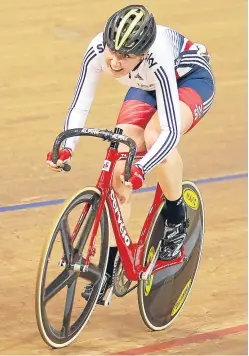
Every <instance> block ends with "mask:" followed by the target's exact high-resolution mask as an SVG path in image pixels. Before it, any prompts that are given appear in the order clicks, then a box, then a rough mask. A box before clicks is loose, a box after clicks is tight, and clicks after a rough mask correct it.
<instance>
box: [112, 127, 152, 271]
mask: <svg viewBox="0 0 249 356" xmlns="http://www.w3.org/2000/svg"><path fill="white" fill-rule="evenodd" d="M116 127H119V128H121V129H122V130H123V134H124V135H127V136H129V137H131V138H132V139H133V140H134V141H135V142H136V144H137V150H138V151H144V150H145V142H144V129H143V128H142V127H139V126H137V125H132V124H118V125H117V126H116ZM119 152H128V147H127V146H126V145H124V144H120V145H119ZM124 167H125V161H118V162H117V163H116V166H115V169H114V174H113V179H112V186H113V189H114V190H115V193H116V196H117V199H118V203H119V207H120V210H121V214H122V218H123V220H124V223H125V225H127V224H128V221H129V219H130V214H131V195H132V190H131V189H130V188H127V187H126V186H125V185H124V184H122V182H121V179H120V176H121V174H123V172H124ZM110 241H111V242H110V244H111V247H110V250H109V259H108V264H107V269H106V272H107V274H108V275H110V276H111V275H112V273H113V267H114V261H115V258H116V254H117V247H116V240H115V237H114V233H113V230H112V228H111V226H110Z"/></svg>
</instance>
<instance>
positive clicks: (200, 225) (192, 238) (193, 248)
mask: <svg viewBox="0 0 249 356" xmlns="http://www.w3.org/2000/svg"><path fill="white" fill-rule="evenodd" d="M183 198H184V201H185V203H186V206H187V213H188V218H189V222H190V224H189V227H188V230H187V238H186V241H185V243H184V249H185V259H184V261H183V262H182V263H181V264H178V265H174V266H171V267H167V268H165V269H163V270H161V271H159V272H157V273H156V274H155V275H151V276H150V278H149V280H147V281H143V280H141V281H139V284H138V305H139V310H140V314H141V317H142V319H143V321H144V323H145V325H146V326H147V327H148V328H150V329H151V330H155V331H157V330H163V329H165V328H167V327H168V326H169V325H170V324H171V323H172V321H173V320H174V319H175V318H176V317H177V316H178V315H179V313H180V311H181V310H182V308H183V306H184V304H185V302H186V300H187V297H188V295H189V292H190V290H191V288H192V286H193V282H194V279H195V276H196V272H197V269H198V266H199V262H200V258H201V253H202V246H203V237H204V208H203V202H202V198H201V194H200V191H199V190H198V188H197V186H196V185H195V184H194V183H192V182H189V181H186V182H184V183H183ZM162 209H163V204H162V205H161V206H160V208H159V211H158V215H157V216H156V218H155V220H154V225H153V226H152V228H151V232H150V234H149V236H148V240H147V245H146V247H145V251H144V259H143V265H144V266H145V265H147V264H149V262H150V261H151V259H152V257H153V255H154V254H155V251H156V249H157V246H158V243H159V241H160V240H161V238H162V236H163V231H164V222H165V218H164V217H163V212H162Z"/></svg>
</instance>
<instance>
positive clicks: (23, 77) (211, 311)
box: [0, 0, 247, 355]
mask: <svg viewBox="0 0 249 356" xmlns="http://www.w3.org/2000/svg"><path fill="white" fill-rule="evenodd" d="M129 3H131V2H129V1H118V2H117V1H114V0H102V1H100V0H93V1H85V0H83V1H80V0H71V1H68V0H43V1H40V0H36V1H31V0H23V1H15V0H8V1H4V2H1V6H0V23H1V31H0V43H1V56H0V68H1V70H0V73H1V75H0V78H1V79H0V97H1V130H0V142H1V149H0V152H1V173H0V176H1V189H0V191H1V195H0V196H1V202H0V204H1V206H2V207H3V208H2V210H1V213H0V217H1V223H0V235H1V248H0V260H1V269H0V353H1V354H9V355H14V354H32V355H34V354H52V353H53V354H54V355H57V354H110V353H116V354H117V353H121V352H123V353H126V354H128V353H130V354H155V353H157V354H159V353H160V354H184V355H192V354H199V355H214V354H219V355H225V354H237V355H238V354H241V355H242V354H243V355H245V354H247V334H246V323H247V304H246V300H247V279H246V277H247V269H246V267H247V260H246V257H247V253H246V247H247V242H246V236H247V224H246V222H247V210H246V201H247V200H246V195H247V194H246V193H247V179H246V174H245V172H246V168H247V162H246V158H247V155H246V138H247V136H246V85H247V81H246V75H247V72H246V51H245V48H246V2H244V1H242V0H239V1H237V2H236V4H235V2H234V1H233V0H227V1H225V2H224V1H217V0H210V1H204V0H191V1H190V2H189V1H186V0H179V1H169V0H153V1H152V0H145V1H144V4H145V5H147V6H149V7H150V9H151V10H152V11H153V12H154V13H155V16H156V18H157V21H158V23H161V24H167V25H168V26H171V27H173V28H176V29H177V30H178V31H180V32H182V33H183V34H185V35H186V36H187V37H189V38H190V39H192V40H194V41H199V42H203V43H205V44H206V46H207V47H208V49H209V52H210V53H211V54H212V58H213V60H212V63H213V69H214V73H215V77H216V82H217V94H216V100H215V104H214V106H213V108H212V110H211V111H210V113H209V114H208V115H207V116H206V117H205V118H204V119H203V121H202V122H201V123H200V124H199V125H198V126H197V127H196V128H195V129H194V130H193V131H192V132H191V133H190V134H188V135H187V136H186V137H184V140H183V142H182V143H181V147H180V149H181V152H182V155H183V158H184V166H185V171H184V176H185V178H188V179H194V180H198V179H202V178H207V177H211V178H213V177H223V178H224V179H222V180H216V179H215V180H208V181H202V180H201V182H200V183H202V184H200V189H201V191H202V193H203V197H204V202H205V208H206V235H205V246H204V254H203V258H202V262H201V264H200V269H199V273H198V276H197V278H196V282H195V285H194V287H193V290H192V292H191V294H190V297H189V300H188V301H187V303H186V305H185V308H184V310H183V311H182V313H181V314H180V316H179V317H178V319H177V320H176V321H175V322H174V323H173V324H172V325H171V326H170V327H169V329H168V330H167V331H164V332H158V333H151V332H149V331H148V330H147V329H146V327H145V326H144V324H143V323H142V320H141V318H140V315H139V312H138V307H137V301H136V293H135V292H133V293H132V294H131V295H130V296H127V297H126V298H124V299H117V298H114V299H113V301H112V305H111V307H109V308H101V307H98V308H97V309H96V311H95V313H94V315H93V317H92V319H91V321H90V323H89V324H88V326H87V328H86V329H85V331H84V332H83V333H82V334H81V335H80V337H79V338H78V339H77V340H76V342H74V343H73V344H72V345H71V346H70V347H68V348H67V349H61V350H57V351H56V350H54V351H51V350H50V349H49V348H48V347H47V346H46V345H45V344H44V343H43V341H42V340H41V338H40V335H39V333H38V331H37V327H36V322H35V312H34V293H35V279H36V273H37V266H38V261H39V258H40V253H41V248H42V245H43V241H44V239H45V238H46V237H47V236H48V234H49V232H50V228H51V225H52V223H53V222H54V219H55V217H56V216H57V215H58V213H59V211H60V209H61V205H51V206H39V204H38V207H36V208H34V207H33V208H32V209H28V207H30V205H28V206H27V209H21V208H20V209H19V208H18V206H16V205H17V204H30V203H34V202H44V201H48V200H53V199H59V198H67V197H69V196H70V195H72V194H73V193H74V192H75V190H77V189H79V188H81V187H84V186H86V185H92V184H95V181H96V178H97V175H98V172H99V170H100V167H101V164H102V160H103V157H104V148H106V147H107V145H106V144H104V143H102V142H98V141H96V140H94V141H92V140H91V139H86V140H85V141H84V143H83V142H82V141H81V142H80V143H79V145H78V149H77V151H76V153H75V155H74V159H73V169H72V171H71V172H70V174H54V173H52V172H50V171H49V170H48V169H47V167H46V164H45V156H46V153H47V151H48V150H49V149H50V148H51V145H52V143H53V140H54V138H55V136H56V135H57V134H58V133H59V132H60V131H61V129H62V125H63V121H64V117H65V115H66V112H67V109H68V106H69V104H70V102H71V98H72V95H73V88H74V85H75V83H76V79H77V75H78V72H79V68H80V64H81V60H82V55H83V54H84V51H85V49H86V46H87V45H88V43H89V41H90V40H91V38H92V37H93V36H94V35H95V34H96V33H98V32H100V31H101V30H102V28H103V25H104V23H105V21H106V19H107V18H108V16H109V15H110V14H111V13H112V12H113V11H114V10H116V9H117V8H119V7H121V6H124V5H126V4H129ZM126 90H127V88H126V87H123V86H121V85H119V84H118V83H116V82H115V81H113V80H112V79H111V78H109V77H106V76H103V78H102V80H101V82H100V85H99V87H98V91H97V96H96V99H95V101H94V104H93V107H92V110H91V113H90V115H89V119H88V122H87V126H89V127H100V128H113V126H114V123H115V117H116V115H117V113H118V110H119V107H120V105H121V102H122V99H123V96H124V94H125V92H126ZM85 147H87V149H86V148H85ZM241 173H242V174H241ZM240 174H241V175H240ZM230 175H232V176H230ZM229 178H230V179H229ZM146 184H147V185H148V186H151V185H154V184H155V180H154V176H153V174H150V175H149V176H148V179H147V181H146ZM152 196H153V193H151V192H150V193H142V194H136V195H134V210H133V211H134V215H133V217H132V220H131V222H130V225H129V232H130V234H131V235H132V236H137V235H138V233H139V229H140V227H141V224H142V221H143V216H144V215H145V213H146V212H147V209H148V207H149V204H150V202H151V199H152ZM12 205H14V206H15V210H14V211H9V209H7V210H6V207H7V206H12ZM22 207H23V206H22ZM138 207H139V213H137V212H136V211H138V209H136V208H138ZM140 212H141V213H140ZM136 234H137V235H136ZM172 340H174V343H172ZM129 350H130V351H129Z"/></svg>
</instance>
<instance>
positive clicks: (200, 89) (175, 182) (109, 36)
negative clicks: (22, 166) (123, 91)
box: [47, 5, 214, 299]
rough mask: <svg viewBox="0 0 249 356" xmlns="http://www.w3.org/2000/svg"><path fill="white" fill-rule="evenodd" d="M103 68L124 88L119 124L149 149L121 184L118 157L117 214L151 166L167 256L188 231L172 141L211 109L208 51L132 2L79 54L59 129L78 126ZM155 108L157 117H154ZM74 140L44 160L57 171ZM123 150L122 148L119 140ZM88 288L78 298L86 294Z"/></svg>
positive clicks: (175, 251) (121, 164)
mask: <svg viewBox="0 0 249 356" xmlns="http://www.w3.org/2000/svg"><path fill="white" fill-rule="evenodd" d="M101 72H106V73H108V74H110V75H111V76H112V77H114V78H115V79H116V80H117V81H119V82H120V83H122V84H124V85H127V86H128V87H129V90H128V92H127V95H126V97H125V99H124V103H123V105H122V107H121V110H120V112H119V115H118V118H117V127H120V128H122V129H123V134H125V135H127V136H130V137H131V138H133V140H134V141H135V142H136V144H137V147H138V151H144V150H147V153H146V155H145V156H144V157H143V158H142V159H140V160H138V161H137V162H136V163H135V164H134V165H133V166H132V176H131V178H130V179H129V181H128V182H124V176H123V170H124V162H122V161H120V162H117V164H116V167H115V172H114V177H113V187H114V189H115V191H116V193H117V196H118V199H119V203H120V208H121V211H122V216H123V219H124V221H125V223H127V221H128V219H129V216H130V206H131V193H132V189H139V188H141V187H142V185H143V182H144V177H145V175H146V174H147V173H148V172H149V171H151V170H152V169H153V168H155V170H156V173H157V177H158V181H159V183H160V186H161V188H162V190H163V193H164V195H165V198H166V207H165V217H166V218H165V230H164V236H163V237H162V247H161V250H160V254H159V259H161V260H170V259H173V258H174V257H176V256H177V255H178V254H179V253H180V250H181V247H182V245H183V242H184V239H185V237H186V229H187V214H186V208H185V204H184V201H183V197H182V171H183V163H182V159H181V156H180V154H179V151H178V149H177V145H178V143H179V141H180V139H181V137H182V135H183V134H185V133H186V132H188V131H190V130H191V129H192V128H193V127H194V126H195V125H196V124H197V123H198V122H199V120H200V119H201V118H202V117H203V116H204V115H205V114H206V113H207V111H208V110H209V109H210V107H211V105H212V103H213V100H214V77H213V74H212V69H211V66H210V55H209V54H208V52H207V50H206V47H205V46H204V45H202V44H197V43H194V42H191V41H190V40H189V39H188V38H186V37H184V36H183V35H181V34H180V33H178V32H177V31H175V30H173V29H171V28H169V27H166V26H161V25H156V23H155V19H154V16H153V15H152V14H151V13H150V12H149V11H148V9H147V8H146V7H144V6H142V5H129V6H126V7H125V8H122V9H121V10H118V11H117V12H115V13H114V14H113V15H112V16H111V17H110V18H109V20H108V21H107V23H106V26H105V28H104V31H103V32H101V33H100V34H98V35H97V36H96V37H95V38H94V39H93V40H92V41H91V43H90V45H89V47H88V49H87V51H86V53H85V56H84V59H83V64H82V68H81V71H80V75H79V78H78V82H77V85H76V89H75V94H74V97H73V101H72V104H71V106H70V109H69V112H68V115H67V117H66V120H65V125H64V129H65V130H67V129H72V128H76V127H83V126H84V124H85V121H86V118H87V114H88V112H89V109H90V107H91V103H92V101H93V98H94V94H95V89H96V86H97V82H98V80H99V77H100V74H101ZM156 111H157V112H158V115H154V114H155V113H156ZM77 140H78V138H76V137H72V138H69V139H67V140H66V141H65V142H64V144H63V149H62V150H60V153H59V159H58V161H57V163H56V164H53V162H52V156H51V152H49V153H48V155H47V164H48V166H49V167H50V168H51V169H53V170H55V171H61V170H62V166H63V165H64V164H65V163H67V162H68V161H69V160H70V159H71V156H72V152H73V151H74V149H75V146H76V143H77ZM120 150H121V151H125V150H127V147H126V146H124V145H120ZM116 253H117V247H115V246H113V247H111V248H110V253H109V261H108V266H107V274H106V278H105V282H104V285H103V287H102V290H101V294H100V299H101V298H102V297H103V296H104V294H105V292H106V290H107V288H108V287H109V286H110V283H111V275H112V272H113V265H114V260H115V257H116ZM91 288H92V286H91V285H89V286H87V287H86V289H85V291H84V292H83V296H84V297H87V296H89V293H91Z"/></svg>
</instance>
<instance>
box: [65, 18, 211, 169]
mask: <svg viewBox="0 0 249 356" xmlns="http://www.w3.org/2000/svg"><path fill="white" fill-rule="evenodd" d="M191 50H195V51H200V52H201V53H202V54H205V53H206V49H205V46H203V45H198V44H195V43H192V42H190V41H189V40H188V39H187V38H185V37H184V36H182V35H181V34H179V33H178V32H176V31H174V30H172V29H170V28H168V27H165V26H159V25H158V26H157V36H156V40H155V42H154V43H153V45H152V46H151V48H150V50H149V52H148V54H147V56H146V58H145V59H144V60H143V61H142V62H141V63H140V64H139V65H138V66H137V67H136V68H134V70H132V71H131V72H130V73H128V74H127V75H125V76H124V77H121V78H115V79H116V80H117V81H119V82H120V83H122V84H124V85H127V86H128V87H135V88H140V89H142V90H149V91H151V90H155V91H156V99H157V109H158V116H159V120H160V126H161V133H160V135H159V137H158V139H157V141H156V142H155V144H154V145H153V146H152V148H151V149H150V150H149V152H148V153H147V154H146V155H145V156H144V157H143V158H142V159H141V160H140V161H139V162H137V163H138V164H139V165H140V166H142V168H143V169H144V172H146V173H147V172H148V171H150V170H151V169H152V168H153V167H154V166H155V165H157V164H158V163H160V162H161V161H162V160H163V159H164V158H165V157H166V156H167V154H168V153H169V152H170V150H171V149H172V148H173V147H175V146H176V145H177V143H178V141H179V138H180V109H179V96H178V89H177V81H176V79H178V78H180V77H182V76H184V75H186V74H187V73H188V72H189V71H190V70H191V69H192V68H193V65H195V64H196V63H197V61H198V65H200V66H202V61H203V66H204V65H205V64H204V60H202V59H201V56H200V59H199V58H197V59H196V54H195V55H194V56H192V57H191V54H189V55H188V51H190V52H189V53H191ZM103 52H104V45H103V33H100V34H98V35H97V36H96V37H95V38H94V39H93V40H92V41H91V43H90V45H89V47H88V49H87V51H86V53H85V56H84V58H83V63H82V67H81V72H80V75H79V78H78V82H77V85H76V88H75V94H74V98H73V101H72V104H71V107H70V109H69V112H68V115H67V118H66V121H65V125H64V129H65V130H67V129H72V128H78V127H83V126H84V125H85V121H86V118H87V115H88V112H89V110H90V107H91V104H92V101H93V99H94V95H95V90H96V86H97V83H98V80H99V78H100V74H101V73H102V72H107V67H106V64H105V60H104V54H103ZM206 54H207V53H206ZM180 63H181V65H180ZM77 140H78V138H77V137H72V138H69V139H67V140H66V142H65V143H64V145H65V146H66V147H69V148H71V149H72V150H74V148H75V145H76V142H77Z"/></svg>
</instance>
